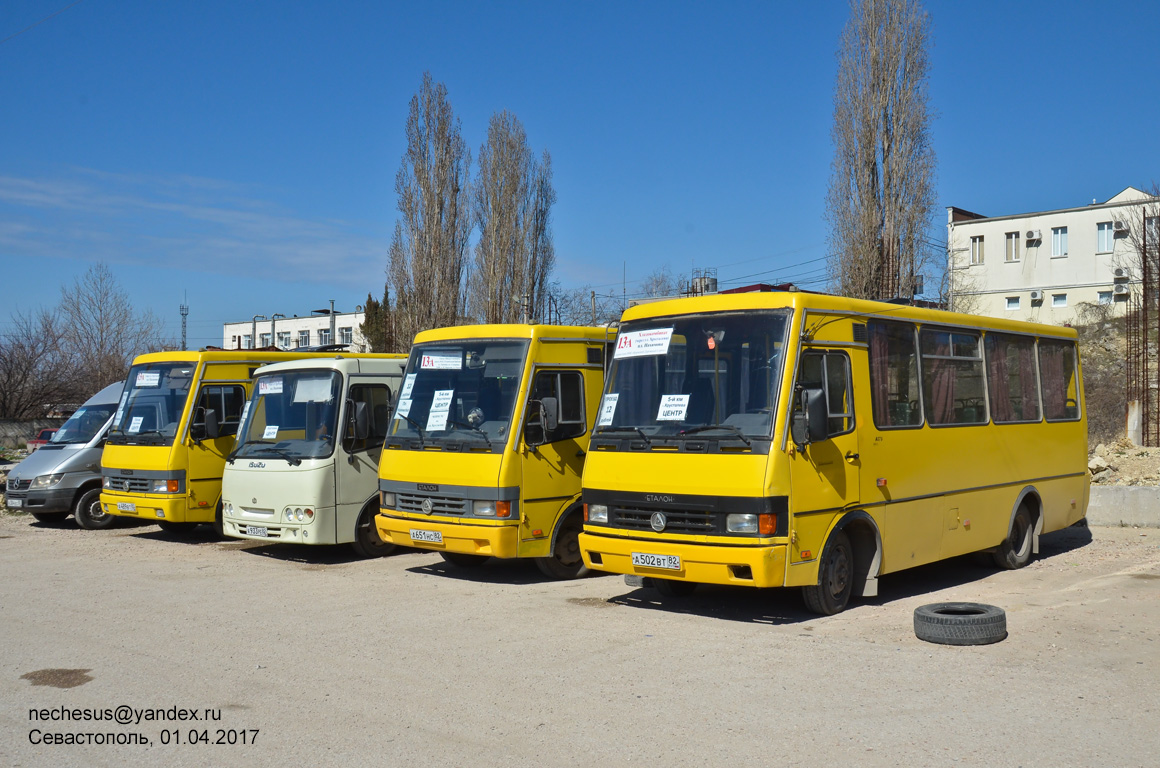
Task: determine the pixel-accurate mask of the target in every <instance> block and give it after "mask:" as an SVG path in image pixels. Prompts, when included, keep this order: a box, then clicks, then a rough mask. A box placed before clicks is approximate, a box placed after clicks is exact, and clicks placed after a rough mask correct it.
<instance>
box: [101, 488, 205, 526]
mask: <svg viewBox="0 0 1160 768" xmlns="http://www.w3.org/2000/svg"><path fill="white" fill-rule="evenodd" d="M118 504H125V505H129V504H131V505H132V507H131V508H118V506H117V505H118ZM101 509H102V510H103V511H104V512H106V513H107V514H110V515H118V516H120V517H135V518H138V519H140V520H168V521H169V522H171V523H212V522H213V517H214V509H213V507H206V508H205V510H206V512H205V514H203V515H196V516H195V515H193V514H190V509H189V508H188V506H187V500H186V498H185V496H184V495H182V496H178V497H177V498H170V497H165V496H137V495H131V494H127V493H118V494H110V493H102V494H101ZM195 518H196V519H195Z"/></svg>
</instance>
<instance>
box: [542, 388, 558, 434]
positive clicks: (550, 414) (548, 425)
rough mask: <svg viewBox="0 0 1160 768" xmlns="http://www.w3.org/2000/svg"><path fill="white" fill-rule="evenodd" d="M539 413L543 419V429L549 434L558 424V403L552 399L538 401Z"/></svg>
mask: <svg viewBox="0 0 1160 768" xmlns="http://www.w3.org/2000/svg"><path fill="white" fill-rule="evenodd" d="M540 413H541V414H543V417H544V429H545V430H546V431H548V432H551V431H552V430H553V429H555V428H556V427H557V426H559V424H560V401H559V400H557V399H556V398H554V397H545V398H544V399H542V400H540Z"/></svg>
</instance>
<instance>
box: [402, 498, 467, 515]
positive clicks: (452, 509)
mask: <svg viewBox="0 0 1160 768" xmlns="http://www.w3.org/2000/svg"><path fill="white" fill-rule="evenodd" d="M424 499H430V500H431V512H430V513H426V512H424V510H423V501H424ZM398 503H399V510H400V511H402V512H418V513H419V514H432V515H462V514H465V513H466V512H467V500H466V499H456V498H454V497H451V496H428V495H425V494H419V493H400V494H399V498H398Z"/></svg>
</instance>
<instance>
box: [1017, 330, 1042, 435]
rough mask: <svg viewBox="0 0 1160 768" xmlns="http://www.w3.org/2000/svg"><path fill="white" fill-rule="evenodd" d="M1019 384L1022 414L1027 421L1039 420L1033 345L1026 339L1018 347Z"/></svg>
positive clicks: (1037, 387)
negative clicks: (1021, 394) (1021, 396)
mask: <svg viewBox="0 0 1160 768" xmlns="http://www.w3.org/2000/svg"><path fill="white" fill-rule="evenodd" d="M1019 383H1020V385H1021V387H1022V389H1023V414H1022V416H1021V418H1023V419H1027V420H1028V421H1030V420H1032V419H1034V420H1036V421H1038V420H1039V386H1038V384H1037V382H1036V381H1035V344H1034V343H1033V342H1032V341H1031V340H1030V339H1028V340H1027V343H1026V344H1020V345H1019Z"/></svg>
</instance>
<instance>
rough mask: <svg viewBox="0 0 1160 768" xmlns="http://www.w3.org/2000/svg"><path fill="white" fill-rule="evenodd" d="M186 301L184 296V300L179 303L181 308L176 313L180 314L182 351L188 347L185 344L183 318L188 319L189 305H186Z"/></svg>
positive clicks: (186, 297)
mask: <svg viewBox="0 0 1160 768" xmlns="http://www.w3.org/2000/svg"><path fill="white" fill-rule="evenodd" d="M188 300H189V296H188V294H186V296H185V298H183V300H182V302H181V306H180V307H179V308H178V311H179V312H180V313H181V348H182V349H188V347H187V346H186V344H185V318H187V317H189V305H188V304H186V303H185V302H186V301H188Z"/></svg>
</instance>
